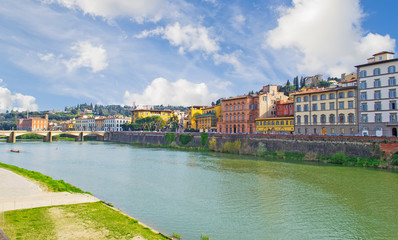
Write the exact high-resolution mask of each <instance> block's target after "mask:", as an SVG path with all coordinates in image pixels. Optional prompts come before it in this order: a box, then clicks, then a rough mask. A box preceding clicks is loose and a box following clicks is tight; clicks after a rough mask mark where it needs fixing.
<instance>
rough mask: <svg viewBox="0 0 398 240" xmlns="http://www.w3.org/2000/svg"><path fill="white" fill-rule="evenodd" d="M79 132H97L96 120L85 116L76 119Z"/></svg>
mask: <svg viewBox="0 0 398 240" xmlns="http://www.w3.org/2000/svg"><path fill="white" fill-rule="evenodd" d="M75 126H76V130H77V131H95V130H96V128H95V118H94V117H89V116H86V115H84V116H83V117H79V118H77V119H76V124H75Z"/></svg>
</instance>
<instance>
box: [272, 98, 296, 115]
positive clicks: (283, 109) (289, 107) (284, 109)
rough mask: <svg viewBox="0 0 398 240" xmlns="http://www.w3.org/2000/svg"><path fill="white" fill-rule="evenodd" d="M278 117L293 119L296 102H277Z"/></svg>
mask: <svg viewBox="0 0 398 240" xmlns="http://www.w3.org/2000/svg"><path fill="white" fill-rule="evenodd" d="M276 116H278V117H292V116H294V102H293V101H290V100H288V101H284V100H281V101H277V102H276Z"/></svg>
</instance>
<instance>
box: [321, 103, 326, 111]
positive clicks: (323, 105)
mask: <svg viewBox="0 0 398 240" xmlns="http://www.w3.org/2000/svg"><path fill="white" fill-rule="evenodd" d="M321 110H322V111H324V110H326V103H321Z"/></svg>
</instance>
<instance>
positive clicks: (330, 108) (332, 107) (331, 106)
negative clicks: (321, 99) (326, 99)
mask: <svg viewBox="0 0 398 240" xmlns="http://www.w3.org/2000/svg"><path fill="white" fill-rule="evenodd" d="M329 110H334V102H331V103H329Z"/></svg>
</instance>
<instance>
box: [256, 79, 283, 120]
mask: <svg viewBox="0 0 398 240" xmlns="http://www.w3.org/2000/svg"><path fill="white" fill-rule="evenodd" d="M288 99H289V97H288V96H286V95H285V94H284V93H283V92H278V86H276V85H268V86H263V89H262V91H261V92H260V95H259V117H260V118H269V117H275V116H277V109H276V103H277V102H278V101H287V100H288Z"/></svg>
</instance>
